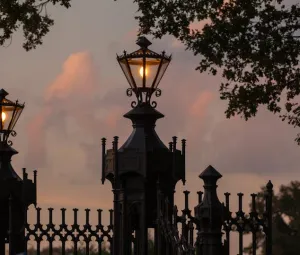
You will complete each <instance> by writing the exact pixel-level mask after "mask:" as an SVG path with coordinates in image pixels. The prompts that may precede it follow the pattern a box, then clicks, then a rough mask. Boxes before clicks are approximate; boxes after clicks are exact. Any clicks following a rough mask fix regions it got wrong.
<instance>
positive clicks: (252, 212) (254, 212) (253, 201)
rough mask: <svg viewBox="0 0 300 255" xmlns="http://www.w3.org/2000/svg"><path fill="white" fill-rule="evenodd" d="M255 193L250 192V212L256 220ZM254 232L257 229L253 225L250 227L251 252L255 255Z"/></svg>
mask: <svg viewBox="0 0 300 255" xmlns="http://www.w3.org/2000/svg"><path fill="white" fill-rule="evenodd" d="M256 196H257V195H256V194H251V197H252V202H251V214H252V217H251V218H252V219H254V220H256V216H257V212H256V200H255V199H256ZM256 234H257V229H256V226H253V229H252V250H253V251H252V254H253V255H256V249H257V245H256Z"/></svg>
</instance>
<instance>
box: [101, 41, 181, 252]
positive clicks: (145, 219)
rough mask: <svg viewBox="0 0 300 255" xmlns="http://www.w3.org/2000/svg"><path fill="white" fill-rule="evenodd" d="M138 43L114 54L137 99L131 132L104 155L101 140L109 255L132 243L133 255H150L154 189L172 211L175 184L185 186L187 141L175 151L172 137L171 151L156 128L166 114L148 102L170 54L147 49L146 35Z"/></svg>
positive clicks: (129, 115)
mask: <svg viewBox="0 0 300 255" xmlns="http://www.w3.org/2000/svg"><path fill="white" fill-rule="evenodd" d="M136 44H137V45H138V46H139V47H140V48H139V49H138V50H136V51H134V52H132V53H126V51H124V54H123V55H121V56H118V55H117V61H118V62H119V64H120V67H121V68H122V70H123V73H124V74H125V76H126V79H127V81H128V83H129V85H130V88H128V89H127V95H128V96H132V95H133V94H134V95H135V96H136V99H137V100H136V101H134V102H132V103H131V106H132V108H133V109H131V110H130V111H129V112H127V113H126V114H125V115H124V117H125V118H127V119H130V120H131V122H132V127H133V130H132V133H131V135H130V136H129V137H128V139H127V140H126V141H125V143H124V144H123V145H122V146H120V147H118V137H117V136H116V137H114V141H113V148H112V149H108V150H107V151H106V147H105V145H106V139H105V138H103V139H102V148H103V154H102V182H103V183H104V181H105V179H107V180H109V181H110V182H111V183H112V187H113V193H114V215H113V219H114V224H113V233H114V236H113V245H112V254H113V255H126V254H133V253H132V246H131V243H132V242H134V248H133V250H134V254H143V255H147V254H148V249H147V245H148V229H150V228H153V229H154V233H155V240H157V239H158V238H159V234H160V230H159V229H158V228H157V224H156V223H155V222H156V220H157V214H158V211H157V204H158V201H157V197H156V196H155V194H156V193H157V188H159V189H161V192H162V193H163V194H164V196H165V197H166V198H168V200H169V202H170V205H169V209H170V211H171V210H172V208H173V204H174V190H175V186H176V183H177V182H178V181H179V180H181V181H183V183H184V182H185V140H184V139H183V140H182V151H180V150H178V149H177V148H176V144H177V138H176V137H173V142H171V143H170V144H169V147H168V146H166V145H165V144H164V143H163V142H162V141H161V139H160V138H159V136H158V134H157V133H156V131H155V125H156V121H157V120H158V119H160V118H163V117H164V115H163V114H162V113H160V112H159V111H157V110H156V109H155V107H156V105H157V103H156V102H155V101H151V96H152V95H153V94H154V95H156V96H157V97H158V96H160V95H161V90H160V89H159V88H158V85H159V83H160V81H161V79H162V77H163V75H164V73H165V71H166V69H167V67H168V66H169V64H170V61H171V56H167V55H166V54H165V52H162V53H161V54H159V53H156V52H154V51H152V50H150V49H148V47H149V46H150V45H151V42H149V41H148V40H147V38H145V37H139V38H138V40H137V43H136ZM133 233H134V236H135V240H133ZM162 254H166V253H164V252H162Z"/></svg>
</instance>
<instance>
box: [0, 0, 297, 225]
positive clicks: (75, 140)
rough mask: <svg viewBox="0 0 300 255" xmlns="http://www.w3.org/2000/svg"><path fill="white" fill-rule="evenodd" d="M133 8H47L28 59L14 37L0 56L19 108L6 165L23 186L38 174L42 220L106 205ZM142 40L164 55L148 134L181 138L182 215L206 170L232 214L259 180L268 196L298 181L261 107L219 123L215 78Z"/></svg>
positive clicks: (184, 57) (276, 128) (281, 136)
mask: <svg viewBox="0 0 300 255" xmlns="http://www.w3.org/2000/svg"><path fill="white" fill-rule="evenodd" d="M136 9H137V6H136V4H133V3H132V1H130V0H127V1H117V2H115V1H113V0H103V1H97V0H89V1H88V4H87V1H80V0H74V1H73V3H72V8H70V9H69V10H65V9H61V8H59V7H55V8H48V12H49V13H51V14H52V16H53V18H54V19H55V25H54V26H53V27H52V29H51V32H50V33H49V34H48V35H47V36H46V37H45V38H44V43H43V45H42V46H40V47H38V48H37V49H36V50H34V51H30V52H26V51H25V50H24V49H23V48H22V42H23V37H22V34H21V33H19V32H18V33H16V34H15V35H14V37H13V40H12V44H11V45H10V46H9V47H2V48H1V49H0V52H1V59H0V76H1V78H2V87H3V88H4V89H5V90H7V91H8V92H9V93H10V95H9V98H10V99H19V100H20V101H21V102H25V104H26V107H25V110H24V111H23V114H22V116H21V118H20V119H19V122H18V123H17V126H16V131H17V133H18V135H17V137H15V138H13V143H14V145H13V146H14V148H15V149H16V150H18V151H19V154H18V155H16V156H14V158H13V166H14V168H15V170H16V172H18V173H19V174H21V169H22V168H23V167H26V168H27V171H28V172H29V176H31V177H32V176H33V174H32V171H33V170H34V169H37V170H38V206H39V207H42V208H43V211H44V210H46V208H48V207H53V208H55V209H56V211H59V208H61V207H65V208H67V209H68V211H70V210H71V209H72V208H75V207H76V208H79V209H80V210H81V211H80V212H81V215H82V214H83V212H82V210H83V209H84V208H91V210H92V217H91V219H92V220H93V219H95V218H96V215H95V214H94V215H93V212H94V213H95V210H96V209H97V208H102V209H103V210H104V211H106V214H105V215H106V216H105V217H106V218H105V219H107V216H108V213H107V211H108V209H110V208H111V207H112V198H113V197H112V192H111V186H110V183H109V182H106V183H105V184H104V185H102V184H101V138H102V137H106V138H107V139H108V142H107V143H108V146H110V145H111V141H112V139H113V136H115V135H118V136H119V137H120V145H121V144H122V143H123V142H124V141H125V140H126V138H127V137H128V136H129V135H130V133H131V130H132V127H131V123H130V121H129V120H127V119H124V118H123V117H122V116H123V114H125V113H126V112H128V111H129V110H130V109H131V107H130V102H131V99H130V98H128V97H127V96H126V93H125V92H126V89H127V88H128V87H129V85H128V84H127V81H126V79H125V77H124V75H123V73H122V71H121V69H120V67H119V65H118V63H117V61H116V53H118V54H121V53H122V52H123V50H124V49H126V50H127V51H128V52H131V51H133V50H136V49H137V47H138V46H137V45H135V41H136V35H137V30H138V24H137V21H136V20H135V19H134V15H135V13H136ZM148 39H150V40H151V41H152V43H153V45H152V46H151V49H152V50H154V51H157V52H160V51H162V50H165V51H166V52H167V53H172V56H173V59H172V62H171V64H170V66H169V68H168V70H167V71H166V74H165V76H164V77H163V79H162V81H161V83H160V88H161V89H162V92H163V93H162V96H161V97H160V98H158V99H157V102H158V106H157V110H159V111H160V112H162V113H163V114H165V118H164V119H161V120H159V121H158V122H157V128H156V130H157V133H158V134H159V136H160V137H161V139H162V140H163V141H164V142H165V143H168V142H169V141H171V138H172V136H173V135H176V136H178V138H179V139H182V138H185V139H187V159H186V162H187V163H186V176H187V183H186V185H185V186H183V185H182V184H181V183H179V184H178V185H177V193H176V201H177V204H178V205H179V207H181V206H182V202H183V195H182V192H183V191H184V190H186V189H188V190H190V191H191V194H190V204H191V206H195V205H196V203H197V198H196V197H197V194H196V192H197V191H198V190H202V185H203V183H202V181H201V180H200V179H199V178H198V175H199V174H200V173H201V172H202V171H203V170H204V169H205V168H206V167H207V166H208V165H212V166H214V167H215V168H216V169H217V170H218V171H219V172H220V173H221V174H222V175H223V178H222V179H221V180H220V181H219V187H218V194H219V197H220V200H221V201H224V200H223V195H222V194H223V193H224V192H230V193H231V194H232V211H236V210H237V199H236V194H237V193H238V192H243V193H244V194H245V199H248V201H249V202H250V194H251V193H254V192H258V191H259V190H260V187H261V186H262V185H265V184H266V183H267V181H268V180H272V182H273V183H274V189H275V190H276V191H277V190H278V188H279V185H280V184H288V183H289V182H290V181H291V180H297V179H299V176H300V174H299V169H298V158H299V147H298V146H297V145H296V143H295V142H294V138H295V137H296V134H297V132H299V130H296V129H294V128H292V127H291V126H288V124H287V123H283V122H281V121H280V120H279V118H278V117H277V116H274V115H273V114H271V113H269V112H267V111H266V110H265V109H263V108H261V109H260V111H259V114H258V115H257V116H256V117H255V118H254V119H251V120H249V121H247V122H245V121H244V120H243V119H241V118H240V117H234V118H232V119H226V118H225V114H224V111H225V110H226V102H224V101H221V100H220V98H219V93H218V89H219V84H220V82H221V78H220V77H218V76H215V77H213V76H210V75H209V74H205V73H204V74H200V73H198V72H197V71H195V68H196V67H197V63H198V61H199V59H198V58H197V57H195V56H194V55H193V54H192V53H191V52H186V51H185V48H184V46H183V45H181V44H180V43H179V42H178V41H176V40H175V39H173V38H172V37H164V38H163V39H162V40H152V38H151V37H148ZM244 204H245V206H246V207H245V209H246V210H247V202H245V203H244ZM43 211H42V212H43ZM31 212H32V213H31V214H30V217H31V218H32V219H33V218H34V210H32V211H31ZM55 215H56V214H55ZM68 215H69V216H70V217H71V215H70V213H67V216H68ZM55 217H57V220H59V218H58V217H59V215H58V214H57V215H56V216H55ZM55 217H54V219H55ZM81 217H82V216H81ZM43 219H44V220H47V215H46V214H45V213H44V214H42V220H43ZM81 219H83V217H82V218H81ZM67 222H70V223H71V222H72V218H69V219H68V218H67Z"/></svg>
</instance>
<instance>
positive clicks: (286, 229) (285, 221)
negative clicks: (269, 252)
mask: <svg viewBox="0 0 300 255" xmlns="http://www.w3.org/2000/svg"><path fill="white" fill-rule="evenodd" d="M264 192H265V190H264V188H262V191H261V192H259V193H258V197H257V210H258V212H259V214H262V213H263V211H264V199H263V196H264ZM250 206H251V205H250ZM272 230H273V233H272V235H273V240H272V241H273V255H297V254H299V250H300V243H299V241H298V240H299V234H300V233H299V234H298V232H300V182H297V181H293V182H291V183H290V184H289V185H282V186H281V187H280V190H279V193H278V194H276V195H274V196H273V229H272ZM264 245H265V242H264V237H263V236H262V235H261V234H258V240H257V246H258V248H261V249H262V251H263V253H262V254H263V255H265V254H266V253H265V251H264V248H263V247H264ZM251 246H252V244H251V245H249V247H247V248H245V250H244V251H245V252H246V254H249V255H250V254H252V249H251Z"/></svg>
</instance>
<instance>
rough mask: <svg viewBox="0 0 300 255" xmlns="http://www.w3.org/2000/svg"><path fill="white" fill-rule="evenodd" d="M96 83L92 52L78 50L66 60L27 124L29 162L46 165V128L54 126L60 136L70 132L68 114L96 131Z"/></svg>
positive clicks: (78, 122) (41, 165)
mask: <svg viewBox="0 0 300 255" xmlns="http://www.w3.org/2000/svg"><path fill="white" fill-rule="evenodd" d="M96 83H97V81H96V75H95V70H94V66H93V61H92V58H91V56H90V54H89V53H87V52H79V53H75V54H72V55H71V56H70V57H69V58H68V59H67V60H66V61H65V63H64V64H63V68H62V71H61V73H60V74H59V75H58V76H57V78H56V79H55V80H54V81H53V82H52V83H51V84H49V86H48V87H47V89H46V90H45V94H44V104H43V108H42V109H41V110H40V112H39V113H38V114H37V115H36V116H35V117H34V118H33V119H32V120H31V121H30V123H29V125H28V135H29V137H30V141H31V142H30V146H29V153H28V159H27V160H28V162H27V163H28V165H29V166H35V167H44V166H45V165H46V156H45V155H46V147H48V144H47V143H48V142H49V141H47V132H48V131H49V130H50V129H51V128H54V129H56V131H57V132H56V133H57V135H58V136H61V137H62V136H67V135H68V131H67V129H69V127H68V126H67V120H68V119H69V118H71V119H73V121H74V122H76V124H77V125H78V126H79V127H80V129H84V130H85V131H86V133H87V134H89V132H91V131H93V129H94V128H95V127H94V125H91V122H90V121H91V119H92V118H93V114H94V112H93V106H94V104H95V102H94V95H95V93H96V91H97V87H96V86H97V84H96ZM91 110H92V112H91ZM92 120H94V119H92ZM71 129H72V127H71ZM46 144H47V146H46Z"/></svg>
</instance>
